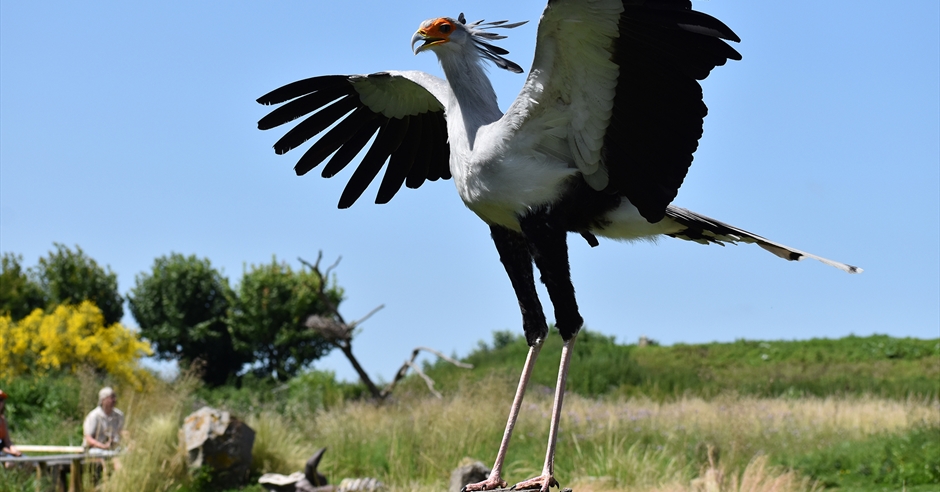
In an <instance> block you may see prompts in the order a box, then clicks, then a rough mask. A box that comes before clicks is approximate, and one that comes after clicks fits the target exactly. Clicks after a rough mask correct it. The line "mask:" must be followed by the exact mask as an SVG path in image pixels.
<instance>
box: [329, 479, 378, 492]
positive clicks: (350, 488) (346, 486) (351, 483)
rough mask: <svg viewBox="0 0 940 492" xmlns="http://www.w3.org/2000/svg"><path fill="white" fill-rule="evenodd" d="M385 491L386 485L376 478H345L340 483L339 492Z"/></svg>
mask: <svg viewBox="0 0 940 492" xmlns="http://www.w3.org/2000/svg"><path fill="white" fill-rule="evenodd" d="M382 490H385V484H384V483H382V482H380V481H378V480H376V479H374V478H344V479H343V481H342V482H340V483H339V489H337V491H338V492H379V491H382Z"/></svg>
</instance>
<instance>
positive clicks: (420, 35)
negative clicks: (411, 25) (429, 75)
mask: <svg viewBox="0 0 940 492" xmlns="http://www.w3.org/2000/svg"><path fill="white" fill-rule="evenodd" d="M418 41H424V44H422V45H420V46H418V47H417V48H415V44H417V43H418ZM443 41H446V40H445V39H444V38H435V37H431V36H428V33H427V32H426V31H424V30H423V29H418V31H417V32H415V35H414V36H412V37H411V51H414V53H415V54H416V55H417V54H418V53H421V52H422V51H424V50H427V49H428V48H430V47H431V46H434V45H436V44H439V43H441V42H443Z"/></svg>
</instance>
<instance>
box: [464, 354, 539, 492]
mask: <svg viewBox="0 0 940 492" xmlns="http://www.w3.org/2000/svg"><path fill="white" fill-rule="evenodd" d="M541 350H542V343H541V342H540V343H538V344H536V345H533V346H531V347H529V354H528V355H527V356H526V359H525V365H524V366H523V367H522V374H521V375H520V376H519V386H518V387H517V388H516V396H515V397H513V399H512V406H511V407H509V420H507V421H506V430H505V431H504V432H503V440H502V441H500V443H499V451H497V452H496V462H495V463H493V470H492V471H491V472H490V476H489V478H487V479H486V480H484V481H482V482H478V483H474V484H469V485H467V486H465V487H464V488H463V489H461V492H470V491H476V490H493V489H497V488H505V487H506V485H507V484H506V481H505V480H503V478H502V473H503V462H504V461H505V460H506V451H507V450H508V449H509V439H510V438H512V429H513V428H514V427H515V426H516V419H517V418H518V417H519V409H521V408H522V397H523V396H525V388H526V386H528V384H529V377H530V376H531V375H532V368H533V367H535V359H537V358H538V356H539V351H541Z"/></svg>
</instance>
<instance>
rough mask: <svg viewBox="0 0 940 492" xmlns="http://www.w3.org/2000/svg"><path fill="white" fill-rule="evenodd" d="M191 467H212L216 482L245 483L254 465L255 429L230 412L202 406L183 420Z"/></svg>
mask: <svg viewBox="0 0 940 492" xmlns="http://www.w3.org/2000/svg"><path fill="white" fill-rule="evenodd" d="M183 435H184V437H185V439H186V451H187V452H188V453H189V466H190V467H192V468H198V467H201V466H207V467H209V468H211V469H212V473H213V480H212V482H213V485H214V486H215V485H217V486H219V487H221V488H234V487H237V486H239V485H242V484H244V483H245V481H246V480H247V479H248V473H249V471H250V470H249V469H250V468H251V448H252V446H253V445H254V443H255V431H254V430H252V429H251V427H248V426H247V425H246V424H245V423H244V422H242V421H241V420H238V419H237V418H234V417H232V416H231V415H229V413H228V412H224V411H220V410H216V409H214V408H210V407H202V408H200V409H199V410H197V411H196V412H193V413H192V414H190V415H189V416H188V417H186V420H185V422H184V423H183Z"/></svg>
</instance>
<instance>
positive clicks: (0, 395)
mask: <svg viewBox="0 0 940 492" xmlns="http://www.w3.org/2000/svg"><path fill="white" fill-rule="evenodd" d="M6 409H7V394H6V393H4V392H3V390H2V389H0V415H3V412H4V411H6Z"/></svg>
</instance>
